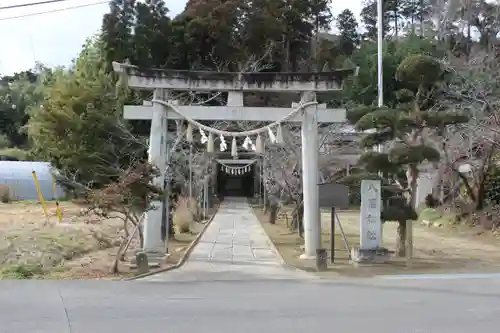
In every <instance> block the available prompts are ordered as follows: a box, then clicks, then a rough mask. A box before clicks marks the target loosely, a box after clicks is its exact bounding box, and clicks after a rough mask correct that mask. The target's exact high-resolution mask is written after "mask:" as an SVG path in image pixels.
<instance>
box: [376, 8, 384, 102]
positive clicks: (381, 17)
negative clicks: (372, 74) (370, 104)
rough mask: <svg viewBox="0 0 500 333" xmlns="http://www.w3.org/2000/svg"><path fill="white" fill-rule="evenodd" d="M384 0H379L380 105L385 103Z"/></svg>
mask: <svg viewBox="0 0 500 333" xmlns="http://www.w3.org/2000/svg"><path fill="white" fill-rule="evenodd" d="M383 2H384V0H377V25H378V27H377V78H378V82H377V83H378V107H382V106H383V105H384V72H383V51H384V49H383V44H384V7H383Z"/></svg>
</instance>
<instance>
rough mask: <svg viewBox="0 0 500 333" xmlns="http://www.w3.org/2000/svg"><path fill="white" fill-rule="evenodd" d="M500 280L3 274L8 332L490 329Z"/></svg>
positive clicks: (1, 324) (0, 285)
mask: <svg viewBox="0 0 500 333" xmlns="http://www.w3.org/2000/svg"><path fill="white" fill-rule="evenodd" d="M499 328H500V279H498V278H497V279H493V278H492V279H481V280H479V279H461V280H444V279H443V280H409V281H405V280H396V281H391V280H365V281H364V282H360V283H358V282H352V281H351V282H347V281H346V282H339V281H337V282H315V281H291V280H283V281H282V280H266V281H224V282H221V281H219V282H217V281H212V282H161V283H159V282H144V281H142V282H141V281H130V282H123V281H122V282H111V281H2V282H0V332H9V333H42V332H44V333H45V332H46V333H63V332H72V333H101V332H102V333H110V332H111V333H113V332H117V333H118V332H119V333H129V332H130V333H156V332H162V333H163V332H168V333H193V332H204V333H212V332H213V333H226V332H231V333H235V332H236V333H239V332H241V333H243V332H259V333H266V332H272V333H280V332H283V333H285V332H286V333H294V332H297V333H298V332H300V333H304V332H311V333H315V332H338V333H351V332H352V333H354V332H356V333H359V332H370V333H410V332H421V333H434V332H436V333H438V332H439V333H447V332H450V333H462V332H463V333H471V332H478V333H479V332H480V333H488V332H492V333H493V332H498V331H499Z"/></svg>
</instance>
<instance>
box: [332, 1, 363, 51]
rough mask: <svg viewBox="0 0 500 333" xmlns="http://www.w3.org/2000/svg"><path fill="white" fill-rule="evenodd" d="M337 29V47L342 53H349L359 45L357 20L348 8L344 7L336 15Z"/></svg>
mask: <svg viewBox="0 0 500 333" xmlns="http://www.w3.org/2000/svg"><path fill="white" fill-rule="evenodd" d="M337 29H339V33H340V36H339V41H338V48H339V50H340V51H341V52H342V54H344V55H351V54H352V53H353V52H354V50H355V49H356V48H357V47H358V46H359V42H360V36H359V33H358V22H357V21H356V18H355V17H354V14H353V13H352V12H351V11H350V10H349V9H344V10H343V11H342V12H341V13H340V14H339V15H338V16H337Z"/></svg>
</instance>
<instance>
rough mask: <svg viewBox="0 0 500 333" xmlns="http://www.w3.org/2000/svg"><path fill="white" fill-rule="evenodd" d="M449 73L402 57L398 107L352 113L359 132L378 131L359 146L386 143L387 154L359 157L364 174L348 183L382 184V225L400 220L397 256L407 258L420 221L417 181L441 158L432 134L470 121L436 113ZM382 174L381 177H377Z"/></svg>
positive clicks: (424, 60)
mask: <svg viewBox="0 0 500 333" xmlns="http://www.w3.org/2000/svg"><path fill="white" fill-rule="evenodd" d="M446 75H447V71H446V70H445V69H444V68H443V66H442V64H441V63H440V62H439V61H438V60H437V59H435V58H432V57H430V56H426V55H413V56H409V57H407V58H406V59H404V60H403V61H402V62H401V63H400V64H399V66H398V68H397V71H396V79H397V81H398V82H399V84H400V89H399V90H398V92H397V93H398V98H399V104H398V105H397V107H395V108H385V107H383V108H377V107H362V108H356V109H351V110H349V111H348V114H347V116H348V120H349V122H350V123H352V124H354V125H355V127H356V129H357V130H359V131H367V130H373V129H376V130H377V131H376V132H372V133H370V134H366V136H365V137H364V138H363V140H362V142H361V144H362V146H363V147H365V148H370V147H374V146H375V145H382V146H383V147H384V149H383V152H373V151H370V152H367V153H365V154H363V155H362V156H361V158H360V166H362V167H363V169H364V170H365V171H366V173H361V174H358V175H353V176H351V177H347V178H346V179H345V180H344V181H346V182H351V183H353V184H354V183H357V181H358V180H359V179H363V178H364V179H373V178H375V179H377V178H379V177H381V179H382V183H383V189H384V191H383V199H384V208H383V211H382V219H383V221H397V222H398V223H399V225H398V244H397V254H398V255H399V256H404V255H405V243H406V239H405V236H406V226H407V221H409V220H415V219H416V218H417V215H416V212H415V205H416V189H417V178H418V176H419V173H420V167H421V166H422V164H424V163H425V162H435V161H439V160H440V157H441V155H440V152H439V151H438V150H437V149H436V148H435V147H436V146H437V145H436V144H435V141H436V140H434V141H431V140H429V139H428V138H429V137H430V134H431V133H433V134H434V135H435V137H436V136H437V137H438V138H439V136H440V135H442V134H441V133H442V132H443V129H444V128H445V127H446V126H448V125H453V124H458V123H462V122H466V121H468V117H467V116H465V115H464V114H462V113H460V112H457V111H450V110H446V109H443V110H434V109H433V108H432V107H433V106H435V102H436V99H437V98H438V96H439V91H440V87H441V83H443V82H444V81H445V79H446ZM379 175H381V176H379Z"/></svg>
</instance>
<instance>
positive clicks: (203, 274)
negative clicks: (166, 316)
mask: <svg viewBox="0 0 500 333" xmlns="http://www.w3.org/2000/svg"><path fill="white" fill-rule="evenodd" d="M312 278H313V277H312V275H311V274H309V273H306V272H303V271H300V270H296V269H293V268H290V267H288V266H285V265H284V262H283V260H282V258H281V256H280V254H279V253H278V251H277V250H276V248H275V247H274V245H273V244H272V242H271V240H270V239H269V237H268V236H267V234H266V233H265V232H264V229H263V228H262V226H261V225H260V222H259V221H258V219H257V217H256V216H255V214H254V213H253V211H252V208H251V207H250V206H249V204H248V203H247V200H246V199H245V198H225V200H224V202H223V203H222V204H221V206H220V208H219V211H218V212H217V215H216V216H215V218H214V219H213V221H212V223H211V224H210V225H209V226H208V228H207V230H206V231H205V233H204V234H203V235H202V237H201V239H200V241H199V242H198V244H197V245H196V246H195V248H194V249H193V251H192V252H191V255H190V257H189V259H188V261H187V262H186V263H185V264H184V265H183V266H182V267H180V268H178V269H176V270H172V271H168V272H164V273H159V274H156V275H152V276H149V277H146V278H144V279H142V280H143V281H219V280H262V279H293V280H295V279H312Z"/></svg>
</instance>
